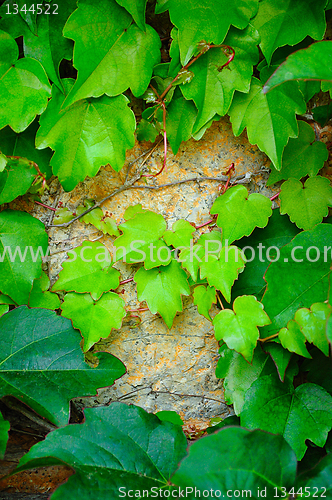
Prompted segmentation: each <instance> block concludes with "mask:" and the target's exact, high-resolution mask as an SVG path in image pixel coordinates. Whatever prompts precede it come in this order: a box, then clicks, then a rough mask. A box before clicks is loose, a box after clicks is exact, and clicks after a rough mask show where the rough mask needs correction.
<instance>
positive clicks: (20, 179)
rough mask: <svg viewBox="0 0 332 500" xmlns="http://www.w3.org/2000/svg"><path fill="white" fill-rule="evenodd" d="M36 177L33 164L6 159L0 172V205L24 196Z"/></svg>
mask: <svg viewBox="0 0 332 500" xmlns="http://www.w3.org/2000/svg"><path fill="white" fill-rule="evenodd" d="M36 175H37V170H36V168H35V166H34V164H33V162H31V161H29V160H27V159H26V158H18V159H16V158H8V160H7V164H6V166H5V168H4V170H3V171H2V172H0V205H1V204H3V203H9V202H11V201H13V200H15V198H17V197H18V196H22V195H23V194H25V193H26V192H27V191H28V189H29V187H30V186H31V184H32V183H33V181H34V180H35V178H36Z"/></svg>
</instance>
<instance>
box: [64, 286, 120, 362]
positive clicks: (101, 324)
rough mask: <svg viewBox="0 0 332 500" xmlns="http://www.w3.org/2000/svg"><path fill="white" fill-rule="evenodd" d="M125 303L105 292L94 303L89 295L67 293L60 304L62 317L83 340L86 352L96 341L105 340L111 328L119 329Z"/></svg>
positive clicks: (116, 296)
mask: <svg viewBox="0 0 332 500" xmlns="http://www.w3.org/2000/svg"><path fill="white" fill-rule="evenodd" d="M124 306H125V301H124V300H123V299H122V298H121V297H119V295H118V294H116V293H114V292H107V293H104V294H103V295H102V297H101V298H100V299H99V300H98V301H95V300H93V299H92V298H91V295H90V294H89V293H84V294H82V295H80V294H78V293H67V295H65V298H64V301H63V303H62V304H61V309H62V316H65V317H66V318H69V319H71V320H72V323H73V326H74V327H75V328H78V329H79V330H80V332H81V334H82V336H83V338H84V345H83V350H84V352H86V351H88V350H89V349H90V348H91V347H92V346H93V345H94V344H95V343H96V342H98V340H100V339H101V338H102V339H106V338H107V337H108V336H109V335H110V333H111V331H112V328H115V329H118V328H121V325H122V320H123V318H124V317H125V316H126V310H125V308H124Z"/></svg>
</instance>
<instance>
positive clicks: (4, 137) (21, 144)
mask: <svg viewBox="0 0 332 500" xmlns="http://www.w3.org/2000/svg"><path fill="white" fill-rule="evenodd" d="M37 129H38V120H35V121H34V122H33V123H32V124H31V125H29V127H28V128H27V129H25V130H24V132H21V133H20V134H16V132H14V131H13V130H12V129H11V128H10V127H5V128H4V129H2V130H0V150H1V151H2V152H3V153H4V154H5V155H8V156H21V157H23V158H28V159H29V160H30V161H34V162H35V163H37V165H38V167H39V170H40V171H41V172H43V173H44V174H45V175H46V178H47V179H49V178H50V177H51V175H52V170H51V167H50V165H49V163H50V159H51V156H52V151H51V150H50V149H49V148H46V149H43V150H41V151H39V150H38V149H36V148H35V137H36V132H37Z"/></svg>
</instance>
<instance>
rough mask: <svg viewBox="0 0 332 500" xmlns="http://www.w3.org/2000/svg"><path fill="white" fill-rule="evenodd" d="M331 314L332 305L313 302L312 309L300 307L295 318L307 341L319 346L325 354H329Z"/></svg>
mask: <svg viewBox="0 0 332 500" xmlns="http://www.w3.org/2000/svg"><path fill="white" fill-rule="evenodd" d="M330 315H331V306H330V305H329V304H325V303H324V302H318V303H316V304H312V306H311V307H310V309H306V308H301V309H298V310H297V311H296V313H295V318H294V319H295V321H296V322H297V324H298V325H299V326H300V328H301V331H302V333H303V335H304V336H305V338H306V339H307V341H308V342H310V343H311V344H314V345H315V346H317V347H318V349H320V350H321V351H322V352H323V353H324V354H325V356H328V355H329V342H328V339H327V337H326V327H327V321H328V319H329V317H330Z"/></svg>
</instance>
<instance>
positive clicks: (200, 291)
mask: <svg viewBox="0 0 332 500" xmlns="http://www.w3.org/2000/svg"><path fill="white" fill-rule="evenodd" d="M193 295H194V304H195V305H196V306H197V310H198V312H199V314H202V315H203V316H205V318H206V319H208V320H209V321H212V318H211V316H210V314H209V311H210V309H211V307H212V304H216V303H217V292H216V289H215V288H214V286H207V287H205V286H204V285H199V286H196V287H195V289H194V294H193Z"/></svg>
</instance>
